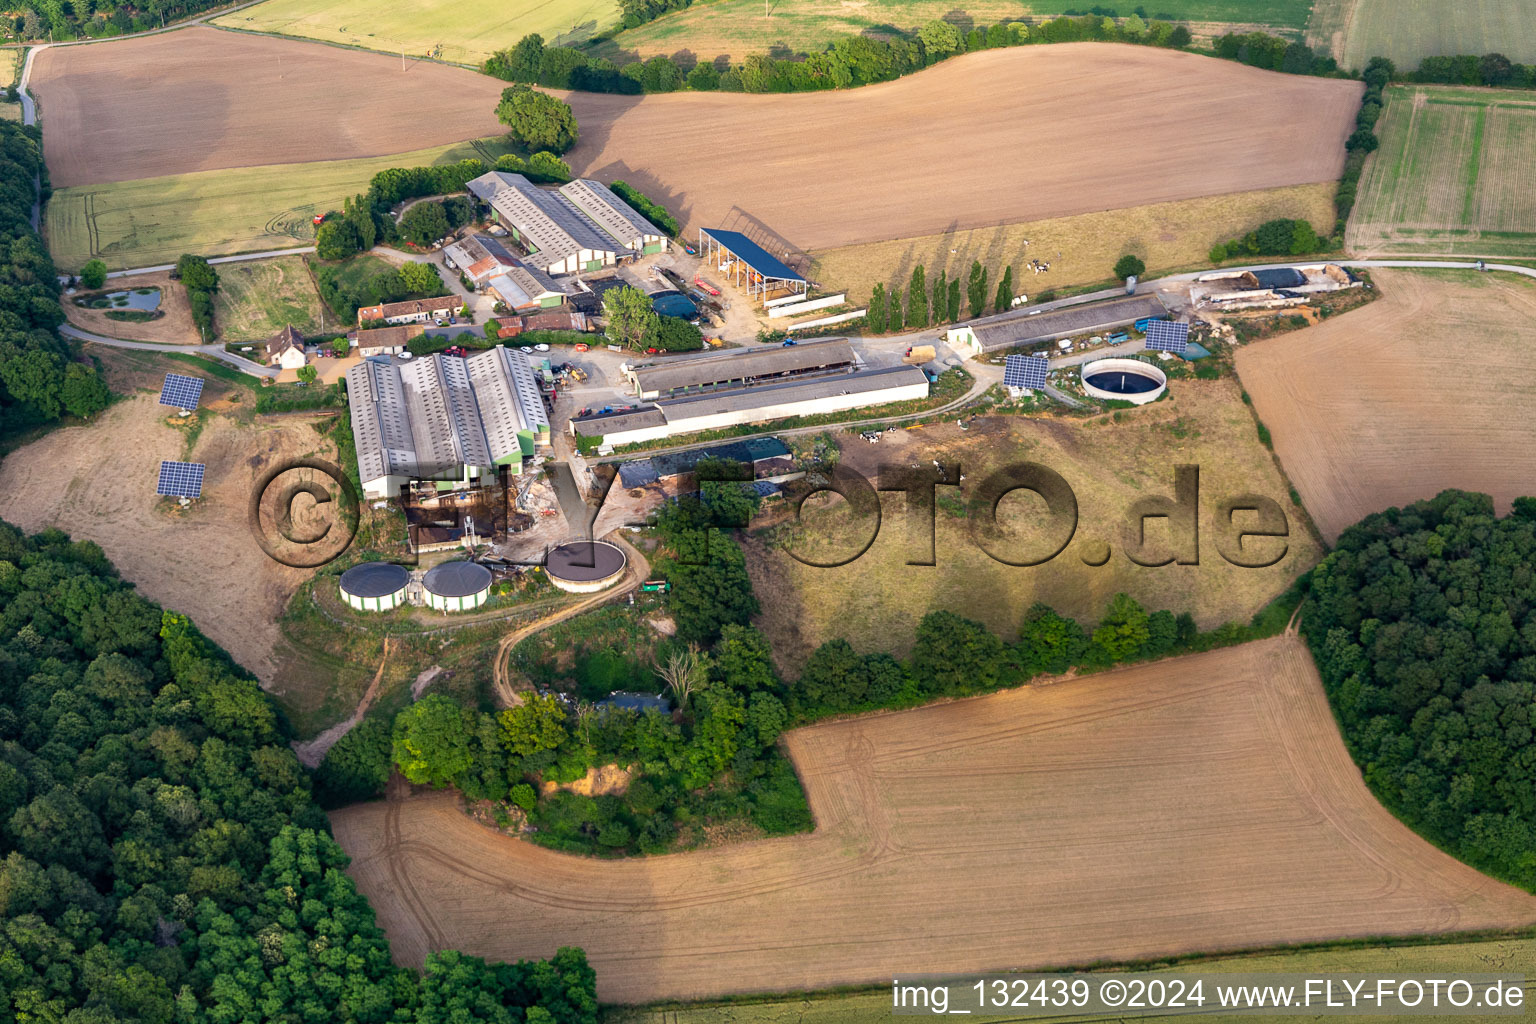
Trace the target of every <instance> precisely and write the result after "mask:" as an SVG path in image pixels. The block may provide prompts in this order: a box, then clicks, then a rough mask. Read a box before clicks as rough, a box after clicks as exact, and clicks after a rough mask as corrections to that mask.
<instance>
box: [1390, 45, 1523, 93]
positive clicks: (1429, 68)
mask: <svg viewBox="0 0 1536 1024" xmlns="http://www.w3.org/2000/svg"><path fill="white" fill-rule="evenodd" d="M1407 78H1408V80H1410V81H1414V82H1430V83H1439V84H1441V85H1488V86H1493V87H1494V88H1498V89H1536V64H1518V63H1516V62H1514V61H1512V60H1510V59H1509V58H1508V57H1506V56H1504V55H1503V54H1502V53H1485V54H1483V55H1482V56H1481V57H1479V56H1477V55H1475V54H1460V55H1457V56H1454V57H1425V58H1424V59H1423V60H1421V61H1419V67H1418V70H1417V71H1414V72H1413V73H1412V74H1410V75H1408V76H1407Z"/></svg>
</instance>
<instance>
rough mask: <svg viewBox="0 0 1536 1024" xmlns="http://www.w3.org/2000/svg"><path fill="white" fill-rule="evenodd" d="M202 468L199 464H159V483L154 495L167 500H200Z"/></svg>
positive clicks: (201, 494)
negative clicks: (161, 496) (164, 497)
mask: <svg viewBox="0 0 1536 1024" xmlns="http://www.w3.org/2000/svg"><path fill="white" fill-rule="evenodd" d="M203 468H204V467H203V464H202V463H201V462H162V463H160V482H159V484H157V485H156V487H155V493H156V494H160V495H164V496H166V497H168V498H201V497H202V496H203Z"/></svg>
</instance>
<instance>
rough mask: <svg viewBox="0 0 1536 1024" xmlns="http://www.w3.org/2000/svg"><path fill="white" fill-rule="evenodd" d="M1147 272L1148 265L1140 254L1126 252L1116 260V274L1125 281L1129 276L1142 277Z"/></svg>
mask: <svg viewBox="0 0 1536 1024" xmlns="http://www.w3.org/2000/svg"><path fill="white" fill-rule="evenodd" d="M1146 272H1147V265H1146V264H1145V263H1143V262H1142V261H1141V257H1140V256H1133V255H1131V254H1130V253H1126V254H1125V255H1124V256H1121V257H1120V258H1119V259H1118V260H1116V261H1115V276H1116V277H1118V278H1119V279H1120V280H1122V281H1124V280H1125V279H1126V278H1128V277H1140V276H1141V275H1142V274H1144V273H1146Z"/></svg>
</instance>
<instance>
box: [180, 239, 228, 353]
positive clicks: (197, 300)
mask: <svg viewBox="0 0 1536 1024" xmlns="http://www.w3.org/2000/svg"><path fill="white" fill-rule="evenodd" d="M171 276H172V277H174V278H176V279H177V280H179V281H180V282H181V286H182V287H183V288H185V289H186V290H187V305H188V306H189V307H191V310H192V323H193V324H194V325H195V326H196V327H197V331H198V333H199V334H200V335H202V338H203V342H204V344H207V343H209V342H211V341H213V338H214V331H215V327H214V323H213V296H214V293H216V292H217V291H218V290H219V272H218V271H217V270H214V269H213V266H212V265H211V264H210V263H209V262H208V260H207V259H206V258H204V257H202V256H193V255H191V254H190V253H189V254H186V255H183V256H182V257H181V259H179V260H177V261H176V269H175V270H173V271H172V272H171Z"/></svg>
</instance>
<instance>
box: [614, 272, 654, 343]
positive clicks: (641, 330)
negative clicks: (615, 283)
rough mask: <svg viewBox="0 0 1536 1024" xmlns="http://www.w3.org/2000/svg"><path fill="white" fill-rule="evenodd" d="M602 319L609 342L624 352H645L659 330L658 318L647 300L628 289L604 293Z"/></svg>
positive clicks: (645, 297) (644, 296)
mask: <svg viewBox="0 0 1536 1024" xmlns="http://www.w3.org/2000/svg"><path fill="white" fill-rule="evenodd" d="M603 316H604V317H605V318H606V320H607V327H606V328H605V331H604V333H606V334H607V336H608V340H609V341H611V342H613V343H614V344H615V345H623V346H624V347H625V348H633V349H642V348H645V347H646V346H647V345H648V344H649V343H650V337H651V335H652V334H654V333H655V332H656V330H657V329H658V328H659V327H660V326H661V318H660V317H659V316H657V314H656V310H654V309H653V308H651V299H650V296H648V295H646V294H645V292H643V291H641V290H640V289H638V288H632V287H630V286H629V285H625V286H624V287H622V288H610V289H608V290H607V291H606V292H604V293H603Z"/></svg>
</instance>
